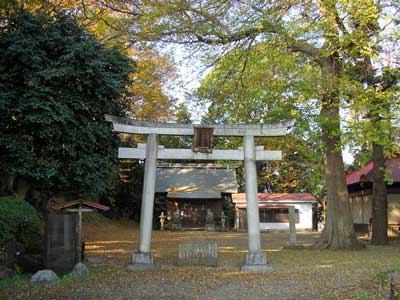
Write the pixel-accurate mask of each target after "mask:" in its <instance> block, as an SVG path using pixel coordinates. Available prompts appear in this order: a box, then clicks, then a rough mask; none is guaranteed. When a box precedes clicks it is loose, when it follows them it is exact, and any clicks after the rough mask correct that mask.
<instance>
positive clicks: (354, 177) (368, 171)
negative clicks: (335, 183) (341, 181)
mask: <svg viewBox="0 0 400 300" xmlns="http://www.w3.org/2000/svg"><path fill="white" fill-rule="evenodd" d="M385 166H386V170H387V174H386V176H387V177H388V178H390V179H391V180H393V181H394V182H400V154H398V155H397V156H396V157H393V158H387V159H386V160H385ZM373 168H374V163H373V161H372V160H370V161H369V162H367V163H366V164H365V165H364V166H363V167H361V168H360V169H358V170H355V171H353V172H350V173H349V174H347V175H346V184H347V185H351V184H355V183H359V182H372V170H373Z"/></svg>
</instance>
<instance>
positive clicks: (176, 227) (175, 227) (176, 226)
mask: <svg viewBox="0 0 400 300" xmlns="http://www.w3.org/2000/svg"><path fill="white" fill-rule="evenodd" d="M171 229H172V230H175V231H177V230H182V223H173V224H172V228H171Z"/></svg>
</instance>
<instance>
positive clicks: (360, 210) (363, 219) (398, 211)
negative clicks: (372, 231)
mask: <svg viewBox="0 0 400 300" xmlns="http://www.w3.org/2000/svg"><path fill="white" fill-rule="evenodd" d="M350 203H351V208H352V213H353V222H354V223H355V224H368V223H369V219H370V218H371V217H372V195H371V194H369V195H361V194H359V195H351V196H350ZM388 223H389V224H399V223H400V194H391V193H388Z"/></svg>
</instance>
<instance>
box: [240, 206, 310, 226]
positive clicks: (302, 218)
mask: <svg viewBox="0 0 400 300" xmlns="http://www.w3.org/2000/svg"><path fill="white" fill-rule="evenodd" d="M282 204H284V203H282ZM285 205H293V206H294V207H295V209H297V210H298V211H299V223H296V229H312V203H293V204H292V203H290V204H288V203H285ZM238 213H239V215H238V218H237V219H238V221H239V229H247V218H246V210H245V209H239V210H238ZM260 229H261V230H267V229H271V230H289V223H260Z"/></svg>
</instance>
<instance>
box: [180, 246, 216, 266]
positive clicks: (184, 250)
mask: <svg viewBox="0 0 400 300" xmlns="http://www.w3.org/2000/svg"><path fill="white" fill-rule="evenodd" d="M178 251H179V252H178V264H179V265H186V266H212V267H216V266H217V265H218V245H217V243H215V242H211V243H182V244H179V250H178Z"/></svg>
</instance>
